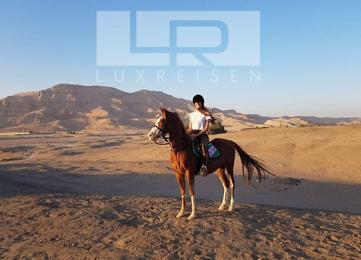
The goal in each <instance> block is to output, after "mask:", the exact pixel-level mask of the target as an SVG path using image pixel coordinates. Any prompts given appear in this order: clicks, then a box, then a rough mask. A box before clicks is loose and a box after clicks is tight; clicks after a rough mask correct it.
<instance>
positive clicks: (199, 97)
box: [193, 94, 204, 105]
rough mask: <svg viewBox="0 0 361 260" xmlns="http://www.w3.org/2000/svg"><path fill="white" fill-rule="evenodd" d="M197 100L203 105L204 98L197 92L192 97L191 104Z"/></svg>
mask: <svg viewBox="0 0 361 260" xmlns="http://www.w3.org/2000/svg"><path fill="white" fill-rule="evenodd" d="M197 102H200V103H202V104H203V105H204V98H203V97H202V95H199V94H197V95H195V96H194V97H193V104H194V103H197Z"/></svg>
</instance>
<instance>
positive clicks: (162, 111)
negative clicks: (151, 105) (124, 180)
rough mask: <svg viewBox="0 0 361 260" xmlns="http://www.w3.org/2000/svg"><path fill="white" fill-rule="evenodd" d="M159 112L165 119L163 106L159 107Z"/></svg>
mask: <svg viewBox="0 0 361 260" xmlns="http://www.w3.org/2000/svg"><path fill="white" fill-rule="evenodd" d="M160 111H161V113H162V116H163V117H165V114H166V113H165V111H166V109H165V107H164V106H162V107H160Z"/></svg>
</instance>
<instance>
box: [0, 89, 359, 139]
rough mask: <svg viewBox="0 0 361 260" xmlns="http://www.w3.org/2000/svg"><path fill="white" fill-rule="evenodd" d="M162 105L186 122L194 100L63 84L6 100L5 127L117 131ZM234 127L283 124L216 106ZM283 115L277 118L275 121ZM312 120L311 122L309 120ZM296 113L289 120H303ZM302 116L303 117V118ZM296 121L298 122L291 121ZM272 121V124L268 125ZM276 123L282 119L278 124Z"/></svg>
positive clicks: (146, 121) (0, 117)
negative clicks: (295, 117) (295, 116)
mask: <svg viewBox="0 0 361 260" xmlns="http://www.w3.org/2000/svg"><path fill="white" fill-rule="evenodd" d="M160 106H165V107H167V108H169V109H171V110H173V111H177V112H178V113H179V114H180V115H181V117H183V118H184V119H185V121H186V118H187V114H188V113H189V112H191V111H192V107H193V105H192V102H191V101H189V100H185V99H182V98H176V97H173V96H171V95H168V94H166V93H163V92H160V91H149V90H140V91H136V92H132V93H128V92H124V91H121V90H119V89H116V88H111V87H104V86H82V85H73V84H58V85H55V86H53V87H51V88H49V89H45V90H41V91H37V92H27V93H20V94H17V95H13V96H9V97H6V98H4V99H0V131H2V132H4V131H5V132H7V131H35V132H53V131H80V130H111V129H122V128H128V127H135V128H149V127H150V126H151V125H152V124H153V122H154V119H155V118H156V117H157V116H158V114H159V108H160ZM213 112H214V115H215V116H216V117H218V118H220V119H221V120H222V122H223V125H224V126H225V128H226V129H227V130H228V131H237V130H240V129H243V128H249V127H259V126H261V127H279V126H283V125H284V124H286V123H282V124H280V123H279V121H280V120H279V119H277V118H273V117H264V116H260V115H255V114H249V115H246V114H242V113H238V112H236V111H235V110H221V109H217V108H213ZM275 119H277V120H276V121H274V120H275ZM308 119H309V120H308ZM267 120H273V121H267ZM297 120H298V119H292V118H290V117H288V118H287V120H285V119H282V120H281V121H282V122H284V121H288V123H287V124H292V125H295V126H301V125H300V124H297V122H296V121H297ZM299 120H301V121H302V122H301V121H299ZM299 120H298V121H299V122H301V123H302V126H303V125H307V126H308V125H311V124H312V120H313V121H316V124H320V123H321V124H322V118H317V117H308V118H307V119H305V118H302V117H300V119H299ZM352 120H355V119H348V118H336V119H329V118H328V119H327V120H326V119H325V122H326V123H327V122H332V124H337V123H340V122H342V123H344V124H345V123H347V122H350V121H352ZM293 121H294V122H296V124H293V123H290V122H293ZM266 122H268V123H266ZM275 122H276V123H275Z"/></svg>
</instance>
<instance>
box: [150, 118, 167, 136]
mask: <svg viewBox="0 0 361 260" xmlns="http://www.w3.org/2000/svg"><path fill="white" fill-rule="evenodd" d="M163 120H164V119H163V117H159V118H158V120H157V122H155V124H154V126H153V127H152V129H150V131H149V133H148V138H149V140H150V141H153V142H155V141H157V140H158V139H159V138H161V137H162V132H161V131H160V128H162V125H163Z"/></svg>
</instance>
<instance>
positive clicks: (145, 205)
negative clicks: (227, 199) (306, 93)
mask: <svg viewBox="0 0 361 260" xmlns="http://www.w3.org/2000/svg"><path fill="white" fill-rule="evenodd" d="M146 133H147V132H146V130H144V131H143V130H129V131H123V132H116V131H115V132H102V133H100V132H99V133H95V132H93V133H78V134H54V135H27V136H1V137H0V205H1V206H0V228H1V234H0V258H1V259H13V258H19V259H21V258H25V259H56V258H58V259H95V258H98V259H104V258H108V259H119V258H127V259H128V258H130V259H149V258H156V259H159V258H166V259H167V258H170V259H177V258H186V259H189V258H196V259H230V258H244V259H270V258H275V259H280V258H294V257H299V258H302V257H303V258H307V259H309V258H317V259H332V258H340V259H359V258H360V257H361V232H360V230H361V203H360V198H361V160H360V158H361V127H360V126H329V127H326V126H323V127H311V128H287V129H286V128H285V129H281V128H272V129H250V130H243V131H238V132H233V133H227V134H222V135H217V136H211V139H212V138H215V137H222V138H228V139H232V140H234V141H236V142H237V143H238V144H240V145H241V146H242V148H244V149H245V150H246V151H247V152H249V153H250V154H252V155H254V156H256V157H257V158H260V159H261V160H262V161H263V162H264V163H265V164H266V165H267V166H268V168H269V169H270V170H271V171H272V172H274V173H275V174H277V176H278V177H277V178H268V179H267V180H266V181H265V182H264V183H258V182H254V186H255V187H251V186H249V185H246V184H245V182H244V181H243V179H242V176H241V170H240V162H239V159H238V158H237V160H236V166H235V171H236V172H237V178H236V185H237V186H236V207H235V211H234V212H223V211H218V210H217V208H218V205H219V203H220V200H221V197H222V186H221V184H220V183H219V182H218V179H217V177H216V176H215V175H213V174H212V175H210V176H208V177H206V178H204V177H200V176H199V177H198V176H197V177H196V197H197V205H198V218H197V219H195V220H193V221H187V220H186V218H182V219H180V220H176V219H175V215H176V214H177V211H178V209H179V206H180V205H179V203H180V202H179V193H178V185H177V183H176V180H175V178H174V176H173V174H172V170H171V169H170V168H169V166H170V164H169V162H168V158H169V150H170V149H169V147H168V146H157V145H155V144H153V143H151V142H149V141H148V140H147V139H146ZM188 206H189V203H188ZM188 210H189V208H188Z"/></svg>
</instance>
